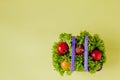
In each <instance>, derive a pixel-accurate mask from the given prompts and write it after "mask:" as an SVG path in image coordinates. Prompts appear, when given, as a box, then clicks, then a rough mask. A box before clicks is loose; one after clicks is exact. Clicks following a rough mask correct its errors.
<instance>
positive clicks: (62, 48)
mask: <svg viewBox="0 0 120 80" xmlns="http://www.w3.org/2000/svg"><path fill="white" fill-rule="evenodd" d="M57 51H58V53H59V54H61V55H64V54H67V53H68V52H69V47H68V45H67V43H66V42H60V43H59V44H58V46H57Z"/></svg>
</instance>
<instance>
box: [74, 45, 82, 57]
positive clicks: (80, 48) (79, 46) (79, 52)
mask: <svg viewBox="0 0 120 80" xmlns="http://www.w3.org/2000/svg"><path fill="white" fill-rule="evenodd" d="M75 52H76V54H78V55H80V54H83V52H84V48H83V46H82V45H78V46H77V47H76V49H75Z"/></svg>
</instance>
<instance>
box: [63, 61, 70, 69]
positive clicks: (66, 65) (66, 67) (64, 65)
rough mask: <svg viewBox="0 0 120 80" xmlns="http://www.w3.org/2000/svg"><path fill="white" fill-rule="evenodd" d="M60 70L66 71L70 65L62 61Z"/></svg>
mask: <svg viewBox="0 0 120 80" xmlns="http://www.w3.org/2000/svg"><path fill="white" fill-rule="evenodd" d="M61 68H62V69H63V70H68V69H70V63H68V62H66V61H65V60H63V61H62V62H61Z"/></svg>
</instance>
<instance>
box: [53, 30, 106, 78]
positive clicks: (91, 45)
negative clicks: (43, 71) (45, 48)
mask: <svg viewBox="0 0 120 80" xmlns="http://www.w3.org/2000/svg"><path fill="white" fill-rule="evenodd" d="M86 35H87V36H89V40H88V51H89V56H88V69H89V72H90V73H95V72H97V70H98V69H99V68H100V67H101V66H103V64H104V63H105V61H106V55H105V46H104V42H103V40H101V39H100V38H99V36H98V35H97V34H94V35H93V36H91V34H89V33H88V32H87V31H82V32H80V34H79V35H77V36H76V45H83V44H84V38H85V36H86ZM59 42H66V43H67V44H68V46H69V53H68V54H66V55H60V54H58V51H57V46H58V43H59ZM71 44H72V34H67V33H62V34H60V35H59V41H58V42H55V43H54V45H53V47H52V64H53V66H54V69H55V70H56V71H58V72H59V73H60V74H61V75H62V76H63V75H64V73H66V74H68V75H71V71H70V69H69V70H66V71H64V70H63V69H62V68H61V66H60V64H61V61H63V60H66V61H67V62H69V63H71V51H72V45H71ZM94 49H99V50H100V51H101V52H102V58H101V59H100V60H99V61H94V60H93V58H92V57H91V53H92V51H93V50H94ZM74 66H75V71H79V72H83V71H85V70H84V54H81V55H75V65H74Z"/></svg>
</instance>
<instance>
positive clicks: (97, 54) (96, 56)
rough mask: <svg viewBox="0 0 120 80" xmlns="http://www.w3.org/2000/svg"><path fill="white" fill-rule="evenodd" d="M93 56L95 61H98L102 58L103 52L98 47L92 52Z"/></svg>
mask: <svg viewBox="0 0 120 80" xmlns="http://www.w3.org/2000/svg"><path fill="white" fill-rule="evenodd" d="M91 56H92V58H93V59H94V60H95V61H98V60H100V59H101V57H102V53H101V51H100V50H98V49H95V50H93V51H92V54H91Z"/></svg>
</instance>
